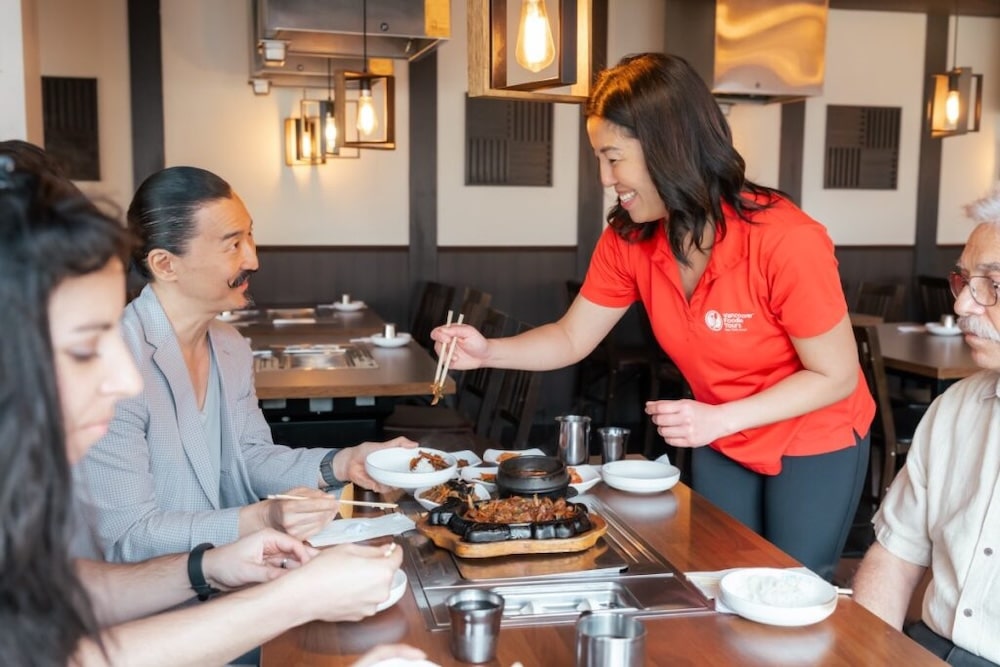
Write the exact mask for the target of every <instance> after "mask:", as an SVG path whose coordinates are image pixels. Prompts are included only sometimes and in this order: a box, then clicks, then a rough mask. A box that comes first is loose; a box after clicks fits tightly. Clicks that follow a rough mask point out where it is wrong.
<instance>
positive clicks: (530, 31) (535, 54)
mask: <svg viewBox="0 0 1000 667" xmlns="http://www.w3.org/2000/svg"><path fill="white" fill-rule="evenodd" d="M555 57H556V45H555V42H553V41H552V24H550V23H549V14H548V11H547V10H546V9H545V0H522V2H521V23H520V25H519V26H518V28H517V47H516V48H515V50H514V58H515V59H516V60H517V62H518V63H519V64H520V65H521V66H522V67H524V68H525V69H526V70H528V71H530V72H535V73H537V72H541V71H542V70H543V69H545V68H546V67H548V66H549V65H551V64H552V61H553V60H555Z"/></svg>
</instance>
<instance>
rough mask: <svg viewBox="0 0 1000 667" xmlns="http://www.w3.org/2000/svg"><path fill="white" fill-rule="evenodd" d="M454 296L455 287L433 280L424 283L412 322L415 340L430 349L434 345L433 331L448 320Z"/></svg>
mask: <svg viewBox="0 0 1000 667" xmlns="http://www.w3.org/2000/svg"><path fill="white" fill-rule="evenodd" d="M454 298H455V288H454V287H452V286H450V285H443V284H441V283H436V282H432V281H428V282H426V283H424V289H423V291H422V292H421V294H420V300H419V302H418V304H417V309H416V310H415V311H413V319H412V320H411V322H410V335H411V336H413V340H415V341H417V343H418V344H420V345H422V346H424V347H426V348H428V349H431V348H433V347H434V343H433V341H431V331H433V330H434V328H435V327H438V326H441V325H442V324H444V323H445V322H446V321H447V317H448V309H449V308H451V302H452V300H453V299H454Z"/></svg>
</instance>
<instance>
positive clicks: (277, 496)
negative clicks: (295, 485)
mask: <svg viewBox="0 0 1000 667" xmlns="http://www.w3.org/2000/svg"><path fill="white" fill-rule="evenodd" d="M267 498H268V500H309V498H308V497H306V496H295V495H292V494H289V493H272V494H270V495H268V497H267ZM337 502H338V503H339V504H341V505H354V506H356V507H378V508H380V509H386V510H392V509H396V508H397V507H399V505H397V504H396V503H376V502H369V501H367V500H338V501H337Z"/></svg>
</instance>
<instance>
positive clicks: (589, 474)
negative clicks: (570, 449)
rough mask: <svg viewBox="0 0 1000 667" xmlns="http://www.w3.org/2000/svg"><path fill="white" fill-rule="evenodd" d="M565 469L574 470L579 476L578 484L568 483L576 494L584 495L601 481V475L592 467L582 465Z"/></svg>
mask: <svg viewBox="0 0 1000 667" xmlns="http://www.w3.org/2000/svg"><path fill="white" fill-rule="evenodd" d="M567 467H568V468H571V469H573V470H576V473H577V474H578V475H579V476H580V479H581V481H580V482H578V483H576V484H573V483H572V482H570V486H571V487H572V488H574V489H576V492H577V493H585V492H587V491H589V490H590V489H591V488H593V486H594V485H595V484H597V483H598V482H600V481H601V474H600V473H599V472H597V468H596V467H594V466H592V465H589V464H584V465H578V466H567ZM570 479H572V478H570Z"/></svg>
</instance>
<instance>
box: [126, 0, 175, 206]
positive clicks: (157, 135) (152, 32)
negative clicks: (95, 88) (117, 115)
mask: <svg viewBox="0 0 1000 667" xmlns="http://www.w3.org/2000/svg"><path fill="white" fill-rule="evenodd" d="M160 41H161V40H160V0H128V58H129V93H130V98H131V102H130V107H131V118H132V189H133V190H135V189H136V188H138V187H139V185H140V184H141V183H142V182H143V181H144V180H146V177H147V176H150V175H151V174H154V173H156V172H158V171H160V170H161V169H163V167H164V166H165V165H166V158H165V157H164V153H165V151H164V146H163V61H162V56H161V50H160Z"/></svg>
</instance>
